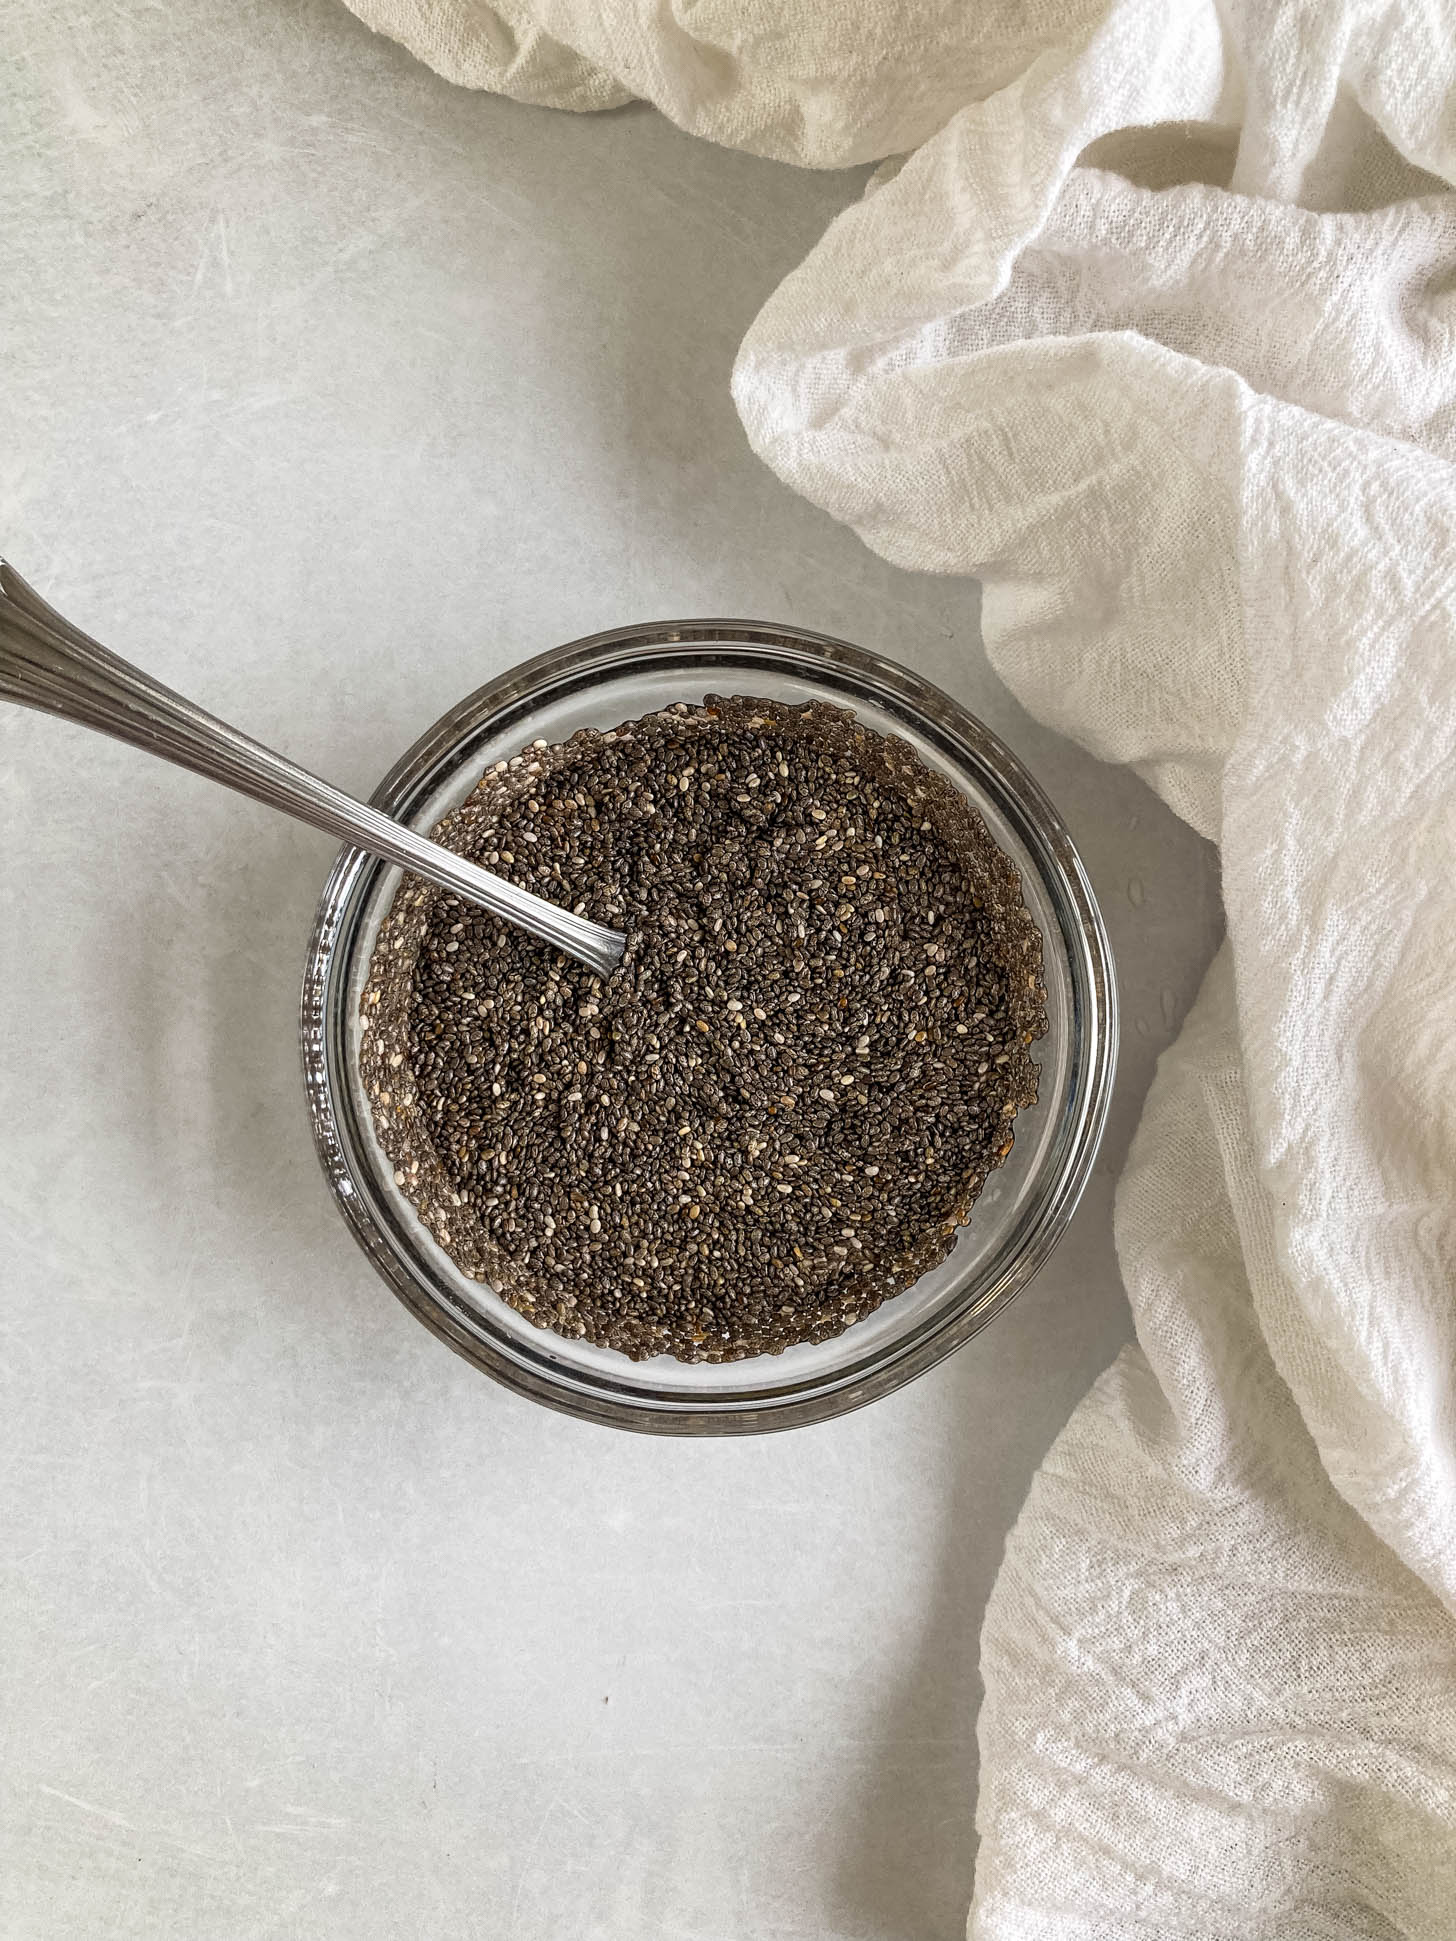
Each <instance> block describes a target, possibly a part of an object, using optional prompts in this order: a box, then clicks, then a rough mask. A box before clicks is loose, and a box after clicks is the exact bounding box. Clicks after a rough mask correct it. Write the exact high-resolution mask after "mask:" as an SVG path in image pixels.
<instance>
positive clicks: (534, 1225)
mask: <svg viewBox="0 0 1456 1941" xmlns="http://www.w3.org/2000/svg"><path fill="white" fill-rule="evenodd" d="M436 835H437V838H438V839H439V840H440V841H442V842H444V843H445V844H446V845H447V847H449V848H451V849H454V850H457V851H458V852H459V853H460V854H462V855H465V856H469V857H471V858H472V859H473V860H474V861H476V862H479V863H483V864H484V865H485V866H486V867H487V868H490V869H493V870H496V871H498V872H499V873H500V874H501V875H502V876H507V877H509V878H510V879H511V880H512V881H513V882H516V883H519V884H522V885H523V886H524V887H526V888H528V889H532V890H536V891H538V892H539V893H540V894H541V895H543V896H546V897H549V898H551V899H552V900H554V901H557V902H565V901H567V900H568V899H578V898H579V901H576V902H575V907H576V908H577V909H578V910H581V911H583V912H584V913H585V914H586V915H588V916H590V917H592V918H594V919H595V920H596V921H597V922H599V923H606V924H610V925H612V926H614V927H615V928H617V929H619V930H623V931H625V932H626V935H627V951H626V956H625V958H624V960H623V963H622V965H621V968H620V969H619V970H618V971H617V972H616V973H615V974H614V975H613V977H612V978H611V979H609V980H608V981H606V982H605V983H604V982H602V981H601V980H600V979H598V978H597V977H595V976H594V975H593V974H592V972H590V971H588V970H586V969H585V968H584V967H582V966H579V965H577V964H576V963H574V962H572V961H571V960H570V959H568V958H566V957H564V956H562V955H561V954H560V953H559V952H557V951H553V950H551V949H549V948H548V947H546V946H544V945H542V944H539V943H537V942H535V941H534V940H533V939H532V938H530V937H527V936H526V935H524V934H523V933H522V932H520V931H517V930H515V929H513V928H511V927H510V926H508V925H506V924H503V923H501V922H500V921H499V920H498V919H497V918H495V917H493V916H490V915H488V914H487V913H486V912H485V911H483V910H480V909H478V908H475V907H473V906H471V905H468V904H466V903H463V902H461V901H460V900H459V899H458V898H456V897H454V896H451V895H449V894H447V893H446V892H444V891H441V890H436V889H433V888H430V887H428V886H426V885H424V884H421V883H420V882H418V881H417V880H416V879H414V878H406V879H405V880H404V882H403V883H402V885H401V888H400V890H399V892H398V894H397V895H396V897H395V900H394V903H393V905H392V907H391V909H390V912H389V915H388V916H387V917H386V918H385V920H384V923H383V924H382V926H381V928H380V932H379V937H378V940H377V942H376V945H375V950H374V956H373V960H372V962H371V965H370V972H369V979H368V982H367V985H366V988H365V991H364V994H363V998H362V1012H363V1034H364V1035H363V1050H362V1053H361V1064H362V1071H363V1076H364V1082H365V1085H366V1088H367V1091H368V1095H369V1099H370V1103H371V1107H372V1110H373V1114H374V1122H375V1126H376V1128H377V1130H378V1134H379V1137H380V1140H381V1142H382V1144H383V1147H384V1150H385V1152H386V1154H387V1155H388V1157H389V1159H390V1160H391V1162H392V1163H393V1165H394V1167H395V1180H396V1183H397V1184H398V1185H399V1186H400V1187H401V1188H402V1189H403V1191H404V1192H405V1193H406V1194H407V1195H408V1197H409V1199H410V1200H411V1201H412V1202H413V1204H414V1206H415V1208H416V1209H417V1211H418V1213H419V1215H420V1217H421V1218H422V1219H423V1220H424V1222H425V1224H426V1225H427V1227H428V1228H429V1229H430V1231H431V1232H432V1233H433V1234H434V1236H435V1237H436V1239H437V1240H438V1241H439V1243H440V1245H441V1246H442V1247H443V1248H444V1249H445V1250H446V1252H447V1253H448V1254H449V1255H450V1256H451V1257H452V1258H453V1259H454V1260H455V1262H456V1263H457V1264H458V1265H459V1266H460V1268H462V1269H463V1271H464V1272H465V1273H466V1274H468V1275H470V1276H471V1277H473V1278H474V1279H476V1280H482V1281H489V1282H490V1284H491V1285H492V1286H494V1287H495V1288H496V1289H497V1290H498V1291H499V1292H500V1294H501V1295H502V1296H503V1297H504V1298H505V1300H507V1301H508V1302H509V1303H510V1304H511V1306H512V1307H514V1308H516V1309H517V1310H519V1312H520V1313H521V1314H523V1315H525V1316H526V1317H527V1318H528V1319H529V1320H531V1321H534V1322H536V1323H537V1324H538V1325H540V1326H542V1327H548V1328H554V1329H555V1330H557V1331H558V1332H559V1333H562V1334H566V1335H575V1336H581V1337H585V1338H586V1339H587V1340H590V1341H592V1342H596V1343H600V1344H602V1345H604V1346H606V1347H610V1348H615V1349H618V1350H620V1351H621V1352H622V1353H623V1354H625V1355H630V1356H632V1357H633V1358H634V1359H642V1358H645V1357H647V1356H650V1355H658V1354H669V1355H674V1356H677V1357H678V1358H679V1359H680V1360H683V1361H715V1362H716V1361H738V1360H741V1359H743V1358H744V1357H745V1356H749V1355H757V1354H764V1353H775V1352H777V1351H778V1350H780V1349H782V1348H785V1347H787V1346H788V1345H789V1344H791V1343H793V1342H801V1341H826V1340H828V1339H829V1338H830V1337H831V1336H833V1335H837V1334H839V1333H841V1332H842V1331H843V1330H844V1329H845V1328H847V1327H848V1326H850V1324H851V1323H853V1322H855V1321H857V1320H859V1319H860V1318H861V1317H862V1316H864V1315H866V1314H868V1313H870V1312H871V1311H872V1310H873V1309H875V1308H877V1307H878V1306H879V1305H880V1303H881V1302H882V1301H885V1300H887V1299H889V1298H890V1297H891V1296H892V1295H894V1294H897V1293H900V1292H901V1291H903V1290H904V1289H906V1288H908V1287H909V1286H910V1285H911V1283H912V1282H914V1281H915V1280H916V1279H917V1278H918V1277H919V1276H920V1275H921V1274H923V1273H924V1272H925V1271H926V1270H927V1268H930V1267H932V1266H934V1265H935V1264H936V1262H938V1261H940V1260H942V1259H943V1258H944V1257H945V1255H946V1254H947V1253H948V1252H949V1250H950V1248H951V1246H952V1244H953V1242H954V1240H955V1236H956V1230H957V1228H958V1227H960V1226H961V1225H963V1224H964V1223H965V1222H966V1220H967V1219H968V1218H969V1216H970V1213H971V1208H972V1205H973V1203H974V1201H975V1199H976V1196H977V1194H978V1193H979V1192H980V1190H981V1188H982V1186H983V1185H984V1183H985V1181H986V1177H987V1175H988V1174H989V1173H990V1172H991V1170H992V1169H993V1168H994V1167H996V1166H999V1165H1000V1164H1001V1163H1002V1162H1003V1160H1004V1159H1005V1158H1006V1156H1007V1154H1008V1153H1009V1152H1010V1150H1011V1143H1012V1129H1013V1121H1014V1119H1015V1117H1016V1114H1017V1113H1018V1111H1020V1110H1022V1109H1023V1108H1024V1107H1026V1106H1029V1105H1031V1104H1033V1103H1034V1102H1035V1099H1036V1081H1037V1067H1036V1064H1035V1063H1034V1061H1033V1058H1032V1055H1031V1051H1030V1047H1031V1045H1032V1044H1033V1043H1034V1042H1035V1040H1036V1039H1037V1038H1039V1037H1040V1036H1041V1035H1042V1034H1043V1033H1044V1032H1045V1030H1046V1010H1045V990H1044V987H1043V984H1042V950H1041V937H1040V934H1039V932H1038V931H1037V928H1036V925H1035V923H1034V922H1033V920H1032V918H1031V917H1030V915H1029V914H1028V912H1027V910H1026V908H1025V906H1024V903H1023V900H1022V888H1021V879H1020V876H1019V875H1018V873H1017V870H1016V868H1015V866H1014V865H1013V864H1012V863H1011V862H1010V861H1009V860H1008V858H1007V857H1006V856H1005V855H1003V853H1002V852H1001V851H1000V850H999V849H998V848H997V847H996V845H995V843H994V842H993V841H992V839H991V837H990V835H989V833H988V831H987V829H986V827H985V824H984V823H983V822H982V820H981V818H980V817H979V816H978V815H977V814H976V812H975V811H974V810H973V809H972V808H971V807H970V805H969V804H968V803H967V802H966V801H965V800H964V798H963V797H961V796H960V795H959V794H958V793H957V792H956V791H955V790H954V789H952V788H951V787H950V785H949V784H948V783H947V782H945V781H944V780H943V779H942V778H941V777H939V776H938V775H935V774H933V773H932V772H931V771H930V770H929V769H928V768H926V767H925V766H924V764H923V763H922V762H921V761H920V760H919V758H918V757H917V756H916V755H915V754H914V752H913V751H912V750H911V749H910V748H909V746H908V745H907V744H906V743H904V742H902V741H899V740H898V739H896V738H894V737H884V736H880V735H876V734H874V733H872V732H871V731H870V730H868V729H866V728H864V727H862V726H861V725H859V724H858V723H857V722H856V721H855V720H854V717H853V715H851V714H849V713H848V712H846V711H845V710H842V709H838V708H832V707H828V706H826V705H824V704H823V703H818V702H816V703H812V704H809V705H807V706H804V707H790V706H787V705H786V704H783V703H779V702H768V701H755V700H748V699H741V698H739V699H734V700H725V699H720V698H718V697H715V696H709V697H708V700H707V701H706V702H705V703H704V704H703V705H702V706H687V705H679V706H677V707H674V708H670V709H667V710H665V711H664V712H663V713H661V714H655V715H650V716H648V717H647V718H646V719H644V720H641V721H635V722H630V723H627V724H625V725H624V726H622V727H620V728H618V729H616V730H615V731H614V732H612V733H608V734H601V733H598V732H596V731H594V730H593V731H584V732H583V733H581V734H578V735H576V736H574V737H573V738H572V739H571V740H570V741H569V742H566V743H563V744H562V745H560V746H558V747H547V746H546V745H545V743H543V742H536V743H535V744H533V746H531V747H530V748H528V749H526V750H525V751H524V752H523V753H522V754H520V755H518V756H516V757H514V758H513V759H512V760H510V761H508V762H498V763H496V765H495V766H494V767H493V768H492V769H491V770H490V771H489V772H488V773H487V774H486V775H485V777H484V778H483V779H482V781H481V782H480V784H479V786H478V787H477V788H476V790H475V792H474V793H473V794H472V795H471V796H470V797H469V799H468V800H467V801H466V802H465V803H463V804H462V806H461V807H460V808H458V809H456V810H455V811H453V813H451V814H450V815H448V816H447V817H446V818H445V819H444V821H443V822H442V823H441V825H440V827H439V829H438V830H437V831H436Z"/></svg>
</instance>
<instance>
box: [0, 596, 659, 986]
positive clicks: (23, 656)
mask: <svg viewBox="0 0 1456 1941" xmlns="http://www.w3.org/2000/svg"><path fill="white" fill-rule="evenodd" d="M0 700H6V701H17V702H19V703H20V705H21V706H22V707H27V708H38V709H40V710H41V712H42V713H45V714H55V715H59V716H60V717H61V718H62V720H65V721H76V722H79V723H80V724H81V725H82V726H83V727H86V728H94V729H95V730H96V731H97V733H98V734H103V735H112V736H114V737H115V738H116V740H118V741H129V742H131V743H132V745H133V746H134V747H137V748H143V749H145V750H146V751H147V753H148V754H152V755H159V756H161V758H162V760H163V761H168V762H175V763H176V764H177V765H178V766H179V767H180V768H190V769H192V770H193V772H194V773H195V774H198V775H206V776H207V777H208V778H209V779H210V780H212V781H214V782H221V783H222V784H223V786H224V787H225V788H230V789H236V790H237V791H238V792H239V794H241V795H251V796H252V797H253V798H254V800H255V801H258V802H265V803H267V805H268V806H269V808H273V809H281V810H282V811H283V813H284V814H285V815H291V816H294V817H296V818H297V820H298V821H300V822H308V823H311V824H312V825H313V827H314V828H315V829H324V830H326V831H327V832H328V833H329V834H330V835H331V836H338V837H339V838H340V839H341V840H342V841H344V842H351V843H353V844H354V845H355V846H356V847H357V848H359V849H363V850H365V851H367V853H368V854H369V855H371V856H380V857H383V859H384V860H385V861H386V862H390V863H398V864H400V865H401V867H402V868H404V869H407V870H408V871H409V872H410V873H411V875H414V876H421V877H423V878H424V879H425V880H426V882H429V883H434V884H436V885H438V887H439V888H441V889H444V890H451V891H453V892H454V893H455V895H457V896H462V897H465V898H466V899H467V900H468V901H469V902H471V903H478V904H480V905H482V906H483V907H484V908H485V909H487V910H490V911H491V912H492V913H493V914H494V915H496V916H498V917H503V918H504V919H505V921H506V922H507V923H514V924H518V925H519V926H520V927H521V929H523V930H526V931H529V932H530V934H531V935H532V936H533V937H538V938H540V940H541V941H542V942H543V943H548V944H554V945H555V946H556V947H557V949H559V950H564V951H566V952H567V953H568V954H569V955H570V956H572V957H575V958H577V959H579V960H580V962H582V963H584V964H586V965H587V966H588V967H589V968H590V969H591V970H594V971H595V972H596V973H597V974H598V976H600V977H607V976H610V975H611V973H612V971H613V970H615V969H616V967H617V965H618V964H619V963H620V962H621V959H622V950H623V947H624V944H625V941H626V940H625V938H624V937H623V936H622V934H621V932H620V931H617V930H607V929H604V928H603V927H602V925H600V924H596V923H591V922H588V920H587V919H586V918H585V917H581V916H577V915H575V914H574V913H573V912H572V911H570V910H563V909H562V908H561V907H560V906H559V905H558V904H555V903H548V902H547V901H546V899H545V898H544V897H540V896H536V895H533V893H532V892H531V891H530V890H522V889H518V888H517V887H516V886H515V884H514V883H508V882H506V880H505V878H504V877H501V876H495V875H493V874H492V873H491V872H490V871H489V870H485V869H480V868H478V867H477V866H476V865H475V864H474V863H468V862H466V861H465V860H464V858H463V857H460V856H456V855H454V854H453V853H452V852H451V851H450V850H448V849H442V848H441V847H440V845H439V844H438V843H434V842H430V841H429V840H428V838H426V837H424V836H420V835H416V834H415V832H414V830H413V829H407V828H406V827H405V826H404V824H403V823H401V822H395V821H393V820H392V818H391V817H389V816H387V815H382V814H381V813H380V811H379V810H378V809H371V808H369V807H368V806H367V805H366V804H365V803H363V802H356V801H355V800H354V799H353V797H352V796H349V795H345V794H344V793H343V792H342V790H340V789H336V788H334V787H333V786H332V784H331V783H328V782H324V781H320V779H319V777H318V776H317V775H310V774H309V772H308V770H307V769H304V768H299V767H297V766H296V765H295V764H294V763H293V762H290V761H285V759H284V758H283V756H282V755H276V754H274V752H273V750H272V749H271V748H265V747H264V746H263V745H262V743H261V742H257V741H253V740H252V739H251V738H250V737H249V736H247V735H244V734H240V733H239V731H238V730H237V729H236V728H230V727H229V726H228V725H227V723H226V722H224V721H219V720H218V719H217V718H216V716H215V715H210V714H208V713H206V712H205V711H204V710H203V709H202V708H199V707H196V706H195V705H194V704H193V703H192V702H191V701H188V700H185V699H184V698H183V696H182V695H180V694H176V693H174V692H173V691H172V689H171V688H168V687H163V686H162V684H161V682H160V681H154V680H153V679H152V678H151V676H150V675H148V674H143V673H142V671H141V669H140V668H137V667H133V666H132V665H131V663H130V662H129V661H124V660H122V659H120V658H119V657H118V656H117V655H116V654H113V653H111V652H109V651H108V649H106V648H105V647H103V646H101V645H100V643H99V642H98V641H95V640H92V639H91V637H90V636H89V635H88V634H83V633H82V632H81V630H80V629H79V628H78V627H73V626H72V625H71V623H70V621H69V620H66V619H64V618H63V617H62V616H61V615H60V614H59V613H57V612H56V611H55V609H54V608H53V607H49V606H47V605H46V603H45V601H44V600H42V599H41V597H40V595H39V594H38V593H36V592H35V591H34V589H33V588H31V587H29V586H27V585H26V583H25V581H24V580H23V579H22V578H21V577H20V575H19V574H18V573H17V572H16V571H15V569H14V567H13V566H9V565H7V564H6V562H5V561H4V560H0Z"/></svg>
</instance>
